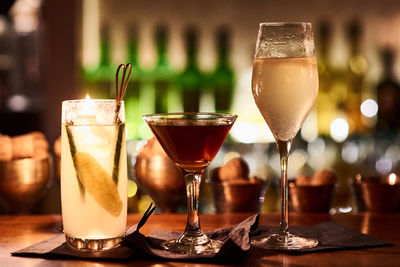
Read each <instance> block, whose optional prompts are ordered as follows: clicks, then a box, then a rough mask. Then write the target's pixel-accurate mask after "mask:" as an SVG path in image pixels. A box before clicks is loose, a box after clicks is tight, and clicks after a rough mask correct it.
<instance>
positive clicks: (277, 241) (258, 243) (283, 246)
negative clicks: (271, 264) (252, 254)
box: [251, 234, 318, 250]
mask: <svg viewBox="0 0 400 267" xmlns="http://www.w3.org/2000/svg"><path fill="white" fill-rule="evenodd" d="M251 245H252V246H254V247H259V248H264V249H273V250H297V249H305V248H313V247H316V246H318V240H316V239H313V238H305V237H300V236H295V235H292V234H287V235H280V234H273V235H270V236H267V237H262V238H253V239H252V240H251Z"/></svg>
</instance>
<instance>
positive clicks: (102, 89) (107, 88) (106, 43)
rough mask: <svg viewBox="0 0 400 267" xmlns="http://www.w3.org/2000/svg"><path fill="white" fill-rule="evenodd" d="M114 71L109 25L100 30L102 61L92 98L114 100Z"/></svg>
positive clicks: (97, 70) (96, 74)
mask: <svg viewBox="0 0 400 267" xmlns="http://www.w3.org/2000/svg"><path fill="white" fill-rule="evenodd" d="M114 75H115V74H114V70H113V67H112V66H111V60H110V31H109V27H108V25H103V26H102V27H101V29H100V59H99V64H98V66H97V69H96V71H95V75H94V76H95V77H96V82H95V83H96V88H95V91H94V92H93V93H91V97H92V98H104V99H107V98H112V97H114V96H115V92H114V90H113V87H112V85H113V83H112V81H113V79H114Z"/></svg>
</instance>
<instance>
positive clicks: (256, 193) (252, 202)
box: [209, 179, 263, 213]
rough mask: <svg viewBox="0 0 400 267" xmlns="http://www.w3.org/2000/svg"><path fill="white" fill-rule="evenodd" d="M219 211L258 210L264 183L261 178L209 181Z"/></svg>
mask: <svg viewBox="0 0 400 267" xmlns="http://www.w3.org/2000/svg"><path fill="white" fill-rule="evenodd" d="M209 184H210V186H211V189H212V192H213V196H214V205H215V209H216V211H217V212H218V213H228V212H257V211H258V209H259V206H260V193H261V189H262V186H263V183H262V181H261V180H260V179H251V180H244V179H240V180H234V181H229V182H228V181H225V182H210V183H209Z"/></svg>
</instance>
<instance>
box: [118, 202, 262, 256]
mask: <svg viewBox="0 0 400 267" xmlns="http://www.w3.org/2000/svg"><path fill="white" fill-rule="evenodd" d="M151 212H152V210H150V208H149V209H148V210H147V211H146V213H145V215H144V216H143V218H142V220H141V222H139V224H138V226H137V230H136V231H134V232H133V233H131V234H129V235H127V236H125V237H124V238H123V242H122V244H123V246H126V247H131V248H132V249H135V250H139V251H142V252H144V253H146V254H147V255H148V256H150V257H157V258H162V259H173V260H215V261H220V260H222V261H224V262H228V261H237V260H238V259H243V256H244V255H245V254H246V253H247V251H248V250H249V249H250V232H251V231H253V230H255V228H256V227H257V224H258V218H259V216H258V214H257V215H253V216H251V217H249V218H247V219H246V220H244V221H242V222H241V223H239V224H237V225H234V226H230V227H225V228H220V229H217V230H213V231H207V232H205V233H206V234H207V236H208V237H209V238H211V239H214V240H220V241H222V242H223V245H222V247H221V249H220V250H219V251H218V252H217V253H206V254H194V255H190V254H178V253H174V252H170V251H167V250H165V249H163V248H162V247H161V245H160V244H161V243H162V242H163V241H166V240H172V239H177V238H178V237H179V236H180V234H181V233H179V232H171V231H164V230H155V231H153V232H151V233H150V235H149V236H147V237H146V236H144V235H142V234H141V233H140V232H139V231H140V228H141V226H143V225H144V223H145V222H146V220H147V218H148V217H149V216H150V214H151Z"/></svg>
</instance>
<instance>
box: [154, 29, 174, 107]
mask: <svg viewBox="0 0 400 267" xmlns="http://www.w3.org/2000/svg"><path fill="white" fill-rule="evenodd" d="M167 35H168V33H167V28H166V26H165V25H159V26H158V27H157V29H156V45H157V54H158V58H157V63H156V66H155V68H154V70H153V73H152V74H153V79H154V89H155V112H156V113H165V112H168V109H169V107H168V103H169V94H170V93H172V92H171V91H172V90H171V85H172V83H171V81H172V70H171V67H170V64H169V60H168V55H167V54H168V53H167V51H168V49H167V43H168V37H167Z"/></svg>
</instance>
